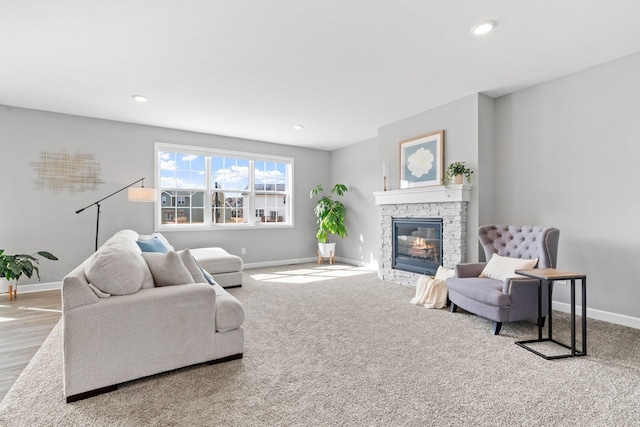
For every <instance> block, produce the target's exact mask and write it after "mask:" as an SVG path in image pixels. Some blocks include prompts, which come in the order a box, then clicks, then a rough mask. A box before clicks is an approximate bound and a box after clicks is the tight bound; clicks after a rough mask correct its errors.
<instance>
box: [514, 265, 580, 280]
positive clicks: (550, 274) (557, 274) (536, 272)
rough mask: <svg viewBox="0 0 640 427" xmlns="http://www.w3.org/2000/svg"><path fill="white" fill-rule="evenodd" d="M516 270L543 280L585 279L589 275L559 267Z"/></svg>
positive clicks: (518, 272)
mask: <svg viewBox="0 0 640 427" xmlns="http://www.w3.org/2000/svg"><path fill="white" fill-rule="evenodd" d="M515 272H516V273H517V274H522V275H523V276H527V277H533V278H534V279H542V280H567V279H584V278H586V277H587V275H586V274H583V273H574V272H572V271H565V270H558V269H557V268H531V269H527V270H516V271H515Z"/></svg>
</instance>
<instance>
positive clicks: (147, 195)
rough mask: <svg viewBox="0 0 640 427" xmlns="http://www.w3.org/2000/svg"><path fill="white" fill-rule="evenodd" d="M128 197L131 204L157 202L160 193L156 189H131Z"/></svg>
mask: <svg viewBox="0 0 640 427" xmlns="http://www.w3.org/2000/svg"><path fill="white" fill-rule="evenodd" d="M128 197H129V201H130V202H155V201H156V200H158V193H157V191H156V189H155V188H147V187H131V188H129V190H128Z"/></svg>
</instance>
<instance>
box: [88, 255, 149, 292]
mask: <svg viewBox="0 0 640 427" xmlns="http://www.w3.org/2000/svg"><path fill="white" fill-rule="evenodd" d="M145 270H147V266H146V265H145V262H144V260H143V259H142V258H141V257H140V255H138V254H136V253H135V252H133V251H131V250H130V249H128V248H126V247H123V246H120V245H114V246H107V247H102V248H100V249H99V250H98V252H96V253H95V255H94V256H93V258H91V260H90V261H89V262H88V263H87V265H86V266H85V269H84V274H85V276H86V277H87V280H88V281H89V282H90V283H91V284H93V286H95V287H96V288H98V289H99V290H100V291H102V292H104V293H107V294H111V295H129V294H133V293H136V292H138V290H140V287H141V286H142V282H143V280H144V277H145Z"/></svg>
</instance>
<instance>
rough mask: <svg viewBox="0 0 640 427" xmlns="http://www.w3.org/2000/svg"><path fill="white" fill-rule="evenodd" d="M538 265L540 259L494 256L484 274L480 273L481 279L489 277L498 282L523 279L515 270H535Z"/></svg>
mask: <svg viewBox="0 0 640 427" xmlns="http://www.w3.org/2000/svg"><path fill="white" fill-rule="evenodd" d="M536 264H538V258H535V259H522V258H510V257H505V256H500V255H498V254H493V256H492V257H491V259H490V260H489V262H488V263H487V265H485V267H484V269H483V270H482V273H480V277H488V278H490V279H496V280H506V279H508V278H509V277H521V276H520V275H519V274H516V273H515V272H514V270H527V269H529V268H535V266H536Z"/></svg>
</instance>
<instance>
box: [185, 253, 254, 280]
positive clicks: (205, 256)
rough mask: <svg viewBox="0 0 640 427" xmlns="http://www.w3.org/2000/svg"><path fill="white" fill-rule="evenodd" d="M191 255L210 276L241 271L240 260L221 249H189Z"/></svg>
mask: <svg viewBox="0 0 640 427" xmlns="http://www.w3.org/2000/svg"><path fill="white" fill-rule="evenodd" d="M191 255H193V257H194V258H195V259H196V261H198V264H200V266H202V268H204V269H205V270H207V271H208V272H209V273H211V274H216V273H229V272H232V271H240V270H242V258H240V257H239V256H236V255H231V254H229V253H228V252H227V251H225V250H224V249H222V248H197V249H191Z"/></svg>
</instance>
